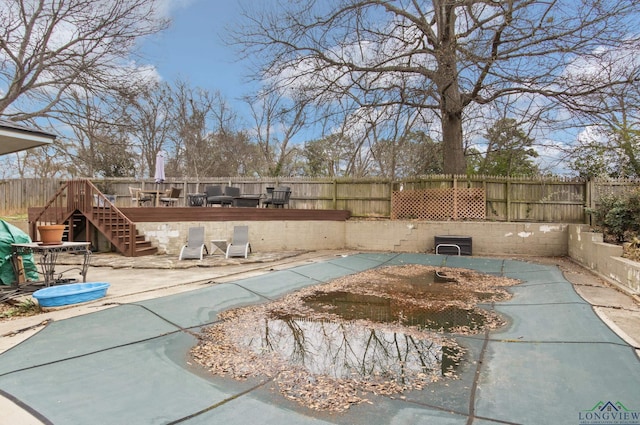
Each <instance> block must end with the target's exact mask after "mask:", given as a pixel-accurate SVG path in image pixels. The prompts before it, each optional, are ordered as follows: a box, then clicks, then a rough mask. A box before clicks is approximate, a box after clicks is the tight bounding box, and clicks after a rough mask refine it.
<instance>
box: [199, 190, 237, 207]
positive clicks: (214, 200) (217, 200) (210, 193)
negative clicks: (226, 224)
mask: <svg viewBox="0 0 640 425" xmlns="http://www.w3.org/2000/svg"><path fill="white" fill-rule="evenodd" d="M204 193H205V194H206V195H207V204H206V205H207V206H209V205H216V204H217V205H220V206H221V207H224V206H225V205H231V202H233V198H230V197H229V196H226V195H225V194H224V193H223V192H222V186H218V185H216V186H207V187H205V189H204Z"/></svg>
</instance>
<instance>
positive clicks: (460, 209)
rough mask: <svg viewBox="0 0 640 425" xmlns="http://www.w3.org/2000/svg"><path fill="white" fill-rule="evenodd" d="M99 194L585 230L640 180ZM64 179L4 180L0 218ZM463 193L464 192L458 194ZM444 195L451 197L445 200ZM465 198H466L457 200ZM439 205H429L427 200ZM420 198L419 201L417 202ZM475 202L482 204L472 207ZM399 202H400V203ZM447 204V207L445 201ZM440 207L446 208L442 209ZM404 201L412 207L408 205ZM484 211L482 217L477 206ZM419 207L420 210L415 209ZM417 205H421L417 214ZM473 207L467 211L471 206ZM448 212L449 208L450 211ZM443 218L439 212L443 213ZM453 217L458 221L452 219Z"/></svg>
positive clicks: (122, 184)
mask: <svg viewBox="0 0 640 425" xmlns="http://www.w3.org/2000/svg"><path fill="white" fill-rule="evenodd" d="M92 181H93V182H94V183H95V184H96V185H97V186H98V187H99V188H101V190H102V191H103V193H105V194H112V195H116V205H117V206H119V207H122V206H131V197H130V194H129V186H135V187H142V188H147V189H155V188H156V187H157V188H159V189H168V188H170V187H172V186H173V187H180V188H182V194H181V203H180V205H182V206H184V205H185V199H187V195H188V194H190V193H198V192H203V191H204V188H205V187H206V186H208V185H232V186H235V187H239V188H240V191H241V193H242V194H262V193H265V192H266V189H267V187H272V186H280V185H282V186H289V187H291V191H292V194H291V199H290V204H289V205H290V207H291V208H300V209H338V210H348V211H350V212H351V215H352V217H371V218H398V219H408V218H416V219H428V220H452V219H458V220H463V219H473V220H478V219H480V220H481V219H485V220H491V221H528V222H556V223H584V222H587V221H588V215H587V214H586V208H593V207H595V206H597V205H598V200H599V199H600V197H602V196H604V195H606V194H610V193H621V192H625V191H630V190H636V189H638V187H639V186H640V181H638V180H630V179H596V180H589V181H584V180H578V179H562V178H539V179H524V178H521V179H518V178H506V177H492V176H450V175H449V176H442V175H440V176H424V177H420V178H414V179H405V180H396V181H390V180H383V179H308V178H278V179H276V178H274V179H256V178H243V177H232V178H228V177H225V178H200V179H197V180H196V179H192V178H186V179H184V178H183V179H179V178H168V179H167V181H166V182H164V183H163V184H160V185H156V184H155V183H154V182H153V180H151V179H142V180H140V179H137V180H136V179H130V178H114V179H107V180H104V179H103V180H100V179H93V180H92ZM64 182H66V180H62V179H57V180H56V179H11V180H1V181H0V214H3V215H8V214H13V213H21V212H22V213H24V212H26V210H27V208H28V207H36V206H44V205H46V203H47V202H48V201H49V199H51V197H52V196H53V195H54V194H55V193H56V192H57V190H58V189H59V187H60V186H61V185H62V184H64ZM434 189H437V190H438V191H440V192H437V191H436V192H431V195H430V196H432V199H431V200H428V201H425V200H422V201H418V203H416V201H407V198H406V197H407V196H408V195H398V193H405V194H409V193H412V192H420V191H425V190H426V191H432V190H434ZM463 189H464V190H463ZM447 193H457V194H458V197H452V196H451V195H447ZM463 193H466V194H467V195H465V196H467V199H466V200H461V199H460V195H461V194H463ZM434 194H436V195H435V198H436V199H440V200H439V201H434V200H433V195H434ZM421 196H423V195H421ZM480 196H482V197H483V198H482V199H483V201H479V199H480V198H479V197H480ZM401 200H402V201H401ZM447 200H448V201H447ZM442 201H445V202H448V204H446V205H447V207H446V208H450V210H448V212H444V213H443V212H442V211H440V210H441V209H443V208H444V207H443V205H445V204H443V203H442ZM407 202H411V203H410V204H407ZM478 202H480V203H483V204H484V211H483V210H482V208H481V207H479V205H480V204H479V203H478ZM420 203H422V204H420ZM420 205H423V206H428V208H427V209H426V210H423V209H421V208H423V207H421V206H420ZM471 205H473V206H471ZM454 207H455V209H454ZM443 211H445V210H444V209H443ZM454 217H457V218H454Z"/></svg>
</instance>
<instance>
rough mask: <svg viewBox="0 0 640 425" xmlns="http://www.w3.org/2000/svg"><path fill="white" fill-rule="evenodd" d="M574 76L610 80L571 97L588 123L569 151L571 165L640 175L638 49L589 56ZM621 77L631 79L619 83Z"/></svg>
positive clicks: (583, 170) (593, 173)
mask: <svg viewBox="0 0 640 425" xmlns="http://www.w3.org/2000/svg"><path fill="white" fill-rule="evenodd" d="M572 72H573V78H574V79H576V80H582V81H597V82H598V84H601V85H606V88H605V89H604V90H603V91H601V92H595V93H592V94H589V95H588V96H583V97H582V98H580V99H579V102H573V103H572V104H571V105H570V106H571V111H572V112H573V114H574V116H576V117H578V118H579V119H580V120H581V122H583V123H584V124H585V126H586V127H587V130H586V131H584V132H582V133H581V134H580V135H579V136H578V138H577V143H576V144H575V145H573V146H571V147H570V148H571V150H570V152H569V159H570V161H569V162H570V163H569V167H570V168H571V169H573V170H575V171H576V172H577V173H578V174H579V175H581V176H583V177H597V176H609V177H640V83H639V82H638V81H639V79H640V56H639V55H638V51H637V50H631V49H619V50H615V51H610V52H606V54H602V55H601V56H600V57H598V60H597V61H595V60H585V61H583V63H581V66H579V67H578V66H577V67H576V69H574V70H573V71H572ZM618 81H629V84H627V85H624V86H621V85H619V84H616V82H618Z"/></svg>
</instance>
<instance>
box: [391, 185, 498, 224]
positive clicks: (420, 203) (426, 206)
mask: <svg viewBox="0 0 640 425" xmlns="http://www.w3.org/2000/svg"><path fill="white" fill-rule="evenodd" d="M485 217H486V197H485V191H484V189H483V188H446V189H424V190H405V191H401V192H393V194H392V195H391V218H392V219H394V220H402V219H420V220H469V219H484V218H485Z"/></svg>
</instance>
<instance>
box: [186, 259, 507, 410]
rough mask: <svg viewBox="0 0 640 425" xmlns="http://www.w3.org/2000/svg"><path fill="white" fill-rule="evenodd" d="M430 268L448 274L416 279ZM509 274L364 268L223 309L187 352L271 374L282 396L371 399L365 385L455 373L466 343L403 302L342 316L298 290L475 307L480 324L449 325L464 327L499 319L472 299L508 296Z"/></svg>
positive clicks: (218, 368) (223, 370)
mask: <svg viewBox="0 0 640 425" xmlns="http://www.w3.org/2000/svg"><path fill="white" fill-rule="evenodd" d="M436 271H437V272H438V273H439V275H440V276H446V278H447V279H450V280H452V281H453V282H449V283H438V284H426V285H425V284H420V279H421V277H423V276H425V275H429V274H433V273H434V272H436ZM416 281H417V282H418V283H417V284H416ZM517 283H518V282H517V281H515V280H513V279H506V278H500V277H496V276H490V275H484V274H479V273H476V272H473V271H470V270H460V269H449V268H441V267H440V268H434V267H429V266H421V265H407V266H390V267H384V268H379V269H374V270H369V271H365V272H362V273H358V274H354V275H351V276H346V277H344V278H341V279H337V280H334V281H332V282H329V283H327V284H322V285H316V286H313V287H308V288H305V289H303V290H300V291H298V292H296V293H293V294H289V295H287V296H285V297H284V298H282V299H281V300H279V301H275V302H272V303H269V304H263V305H257V306H250V307H244V308H239V309H234V310H229V311H226V312H224V313H222V314H221V315H220V319H221V322H220V323H218V324H216V325H213V326H211V327H209V328H207V329H205V330H204V331H203V333H202V334H201V335H200V341H199V344H198V345H197V346H196V347H194V348H193V349H192V351H191V353H192V356H193V357H194V359H195V360H196V361H197V362H198V363H200V364H201V365H202V366H204V367H205V368H207V369H208V370H209V371H210V372H212V373H213V374H217V375H220V376H229V377H233V378H235V379H247V378H256V377H257V378H262V379H273V381H274V382H275V383H276V385H277V388H278V390H279V391H280V392H281V393H282V394H283V395H284V396H285V397H286V398H288V399H290V400H294V401H296V402H298V403H300V404H302V405H304V406H306V407H308V408H310V409H314V410H325V411H333V412H340V411H344V410H346V409H348V408H349V407H350V406H351V405H355V404H360V403H363V402H370V401H369V400H368V399H367V395H368V394H373V395H385V396H392V395H394V394H402V393H404V392H407V391H411V390H421V389H423V388H424V387H425V386H427V385H428V384H430V383H432V382H436V381H439V380H442V379H455V378H456V375H455V367H456V365H457V364H459V362H460V361H461V359H462V357H463V355H464V350H463V349H462V348H461V347H460V346H459V345H458V344H456V342H455V341H454V340H453V339H451V338H447V337H445V336H444V335H443V334H442V333H441V332H434V331H429V330H426V329H425V328H424V327H422V326H416V325H407V323H404V322H405V315H404V314H403V312H402V311H400V312H399V314H398V315H397V319H396V320H394V321H391V322H383V323H381V322H377V321H374V320H367V319H355V320H345V319H344V318H343V317H341V316H340V315H339V314H337V312H336V311H335V310H336V309H335V307H332V306H327V308H325V309H318V308H312V307H310V306H309V305H308V304H307V303H305V300H306V299H309V297H313V296H315V295H317V294H319V293H330V292H338V291H342V292H345V293H350V294H361V295H374V296H376V297H382V298H384V299H386V300H388V301H389V303H390V305H391V306H392V307H391V309H392V310H395V309H396V308H397V307H394V306H401V308H404V309H407V311H409V310H412V309H414V308H418V307H424V308H427V307H428V308H432V309H436V310H437V309H443V308H446V307H447V306H451V305H456V306H461V307H464V308H469V309H476V310H477V311H483V312H484V313H483V314H484V317H485V319H484V320H483V322H482V326H477V327H474V328H471V327H468V326H459V327H456V328H455V333H462V334H469V333H477V332H480V331H482V330H483V329H487V328H496V327H498V326H501V325H502V324H503V320H502V319H501V318H500V317H499V316H498V315H497V314H495V313H493V312H490V311H487V310H482V309H477V308H476V306H475V305H476V304H477V303H478V302H479V301H481V302H492V301H499V300H504V299H507V298H508V297H509V294H508V292H506V291H505V290H504V289H503V288H502V287H504V286H511V285H514V284H517ZM391 303H392V304H391ZM398 308H399V307H398ZM474 311H475V310H474Z"/></svg>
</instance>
